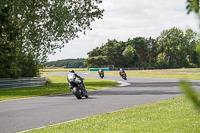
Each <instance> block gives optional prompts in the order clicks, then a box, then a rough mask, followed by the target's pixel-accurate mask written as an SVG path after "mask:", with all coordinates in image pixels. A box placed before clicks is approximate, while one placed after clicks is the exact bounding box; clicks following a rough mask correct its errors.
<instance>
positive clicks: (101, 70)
mask: <svg viewBox="0 0 200 133" xmlns="http://www.w3.org/2000/svg"><path fill="white" fill-rule="evenodd" d="M98 73H99V77H101V73H102V74H103V77H104V71H103V69H102V68H100V69H99V71H98Z"/></svg>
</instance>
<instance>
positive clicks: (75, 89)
mask: <svg viewBox="0 0 200 133" xmlns="http://www.w3.org/2000/svg"><path fill="white" fill-rule="evenodd" d="M73 93H74V95H75V96H76V98H77V99H81V98H82V94H81V92H80V90H79V89H78V87H74V88H73Z"/></svg>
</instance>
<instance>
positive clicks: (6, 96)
mask: <svg viewBox="0 0 200 133" xmlns="http://www.w3.org/2000/svg"><path fill="white" fill-rule="evenodd" d="M49 78H51V79H52V81H53V82H52V83H49V84H47V85H46V86H42V87H28V88H16V89H1V90H0V101H4V100H11V99H20V98H27V97H37V96H46V95H55V94H63V93H71V92H70V91H69V85H68V83H67V79H66V76H53V75H49ZM84 82H85V86H86V89H87V90H88V91H90V90H98V89H104V88H110V87H115V86H117V85H118V83H117V82H115V81H109V80H100V79H87V78H86V79H85V81H84Z"/></svg>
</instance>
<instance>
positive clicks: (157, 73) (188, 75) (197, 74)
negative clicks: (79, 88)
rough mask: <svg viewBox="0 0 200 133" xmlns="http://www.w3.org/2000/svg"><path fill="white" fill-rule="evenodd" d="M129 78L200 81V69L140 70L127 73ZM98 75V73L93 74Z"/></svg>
mask: <svg viewBox="0 0 200 133" xmlns="http://www.w3.org/2000/svg"><path fill="white" fill-rule="evenodd" d="M126 73H127V76H128V77H129V76H130V77H152V78H175V79H191V80H200V68H187V69H185V68H182V69H163V70H140V71H126ZM91 74H96V73H91ZM106 75H110V76H111V75H112V76H119V72H116V71H109V72H105V76H106Z"/></svg>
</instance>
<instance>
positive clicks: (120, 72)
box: [119, 68, 126, 77]
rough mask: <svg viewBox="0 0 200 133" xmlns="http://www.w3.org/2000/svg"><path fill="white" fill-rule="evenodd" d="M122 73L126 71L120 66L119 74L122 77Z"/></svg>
mask: <svg viewBox="0 0 200 133" xmlns="http://www.w3.org/2000/svg"><path fill="white" fill-rule="evenodd" d="M122 73H125V71H124V69H123V68H120V71H119V75H120V77H121V76H122V75H121V74H122ZM125 75H126V73H125Z"/></svg>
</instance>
